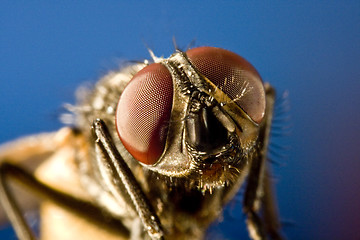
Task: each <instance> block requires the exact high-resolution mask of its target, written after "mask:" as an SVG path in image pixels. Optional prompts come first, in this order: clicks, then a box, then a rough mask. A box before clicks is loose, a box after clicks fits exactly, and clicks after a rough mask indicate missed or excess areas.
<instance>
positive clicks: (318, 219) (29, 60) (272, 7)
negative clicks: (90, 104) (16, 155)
mask: <svg viewBox="0 0 360 240" xmlns="http://www.w3.org/2000/svg"><path fill="white" fill-rule="evenodd" d="M173 37H175V38H176V41H177V43H178V45H179V46H180V47H183V48H186V46H187V45H188V44H189V43H190V42H191V41H192V40H194V39H195V40H196V42H195V46H201V45H210V46H217V47H222V48H226V49H229V50H232V51H234V52H236V53H238V54H240V55H242V56H244V57H245V58H247V59H248V60H249V61H250V62H251V63H252V64H253V65H254V66H255V67H256V68H257V69H258V71H259V72H260V73H261V75H262V77H263V79H264V80H265V81H269V82H271V84H272V85H273V86H275V87H276V88H277V89H278V91H279V92H283V91H286V90H287V91H288V92H289V93H290V97H289V100H290V111H289V115H290V116H291V120H290V121H285V122H284V125H289V124H290V125H291V126H292V128H291V129H292V130H291V134H290V135H289V136H283V137H281V138H274V141H275V142H277V143H278V144H280V145H283V146H286V148H288V150H280V151H281V152H282V153H283V152H284V154H286V155H288V157H287V158H281V159H278V161H280V162H281V164H280V165H278V166H275V167H274V170H275V176H276V177H277V178H276V179H277V181H278V183H277V193H278V200H279V204H280V211H281V216H282V220H283V221H284V223H286V224H285V225H286V226H285V233H286V234H287V236H288V238H289V239H360V157H359V148H360V140H359V134H360V124H359V123H360V121H359V120H360V107H359V106H360V94H359V90H360V1H358V0H357V1H356V0H355V1H301V3H283V2H280V1H272V2H270V1H258V2H250V1H241V2H240V1H239V2H236V1H233V2H232V1H208V2H202V1H179V2H176V3H175V2H174V3H167V2H165V1H151V3H150V1H149V2H145V1H139V2H136V3H124V2H120V3H119V2H116V1H107V2H106V3H101V4H100V1H87V2H86V3H74V2H72V1H62V3H58V4H54V3H53V4H50V3H49V1H32V2H31V3H29V2H26V1H1V7H0V116H1V117H0V143H3V142H6V141H9V140H11V139H14V138H17V137H20V136H23V135H26V134H31V133H39V132H44V131H52V130H56V129H58V128H60V127H61V123H59V121H58V120H57V118H58V115H59V113H60V112H61V111H60V109H61V106H62V104H63V103H65V102H70V103H74V90H75V89H76V88H77V87H78V86H79V85H81V84H82V83H84V82H88V81H90V82H94V81H96V79H98V78H99V77H100V76H102V75H103V74H105V73H106V72H107V71H108V70H110V69H114V68H117V67H118V66H119V64H120V63H121V62H122V61H123V60H125V59H130V60H139V59H140V60H142V59H145V58H148V57H149V56H148V52H147V49H146V47H145V44H146V45H148V46H149V47H150V48H151V49H153V50H154V52H155V53H156V54H157V55H158V56H161V55H164V56H166V57H167V56H169V55H170V54H171V53H172V52H173V49H174V47H173V43H172V38H173ZM144 43H145V44H144ZM275 150H277V149H276V148H275ZM227 212H230V213H231V214H227V213H225V216H224V217H225V218H226V219H225V222H224V223H222V224H220V226H216V227H214V229H215V230H212V234H213V236H215V232H216V231H218V229H219V228H222V229H223V230H222V231H225V232H226V233H225V236H226V237H227V238H228V239H238V238H240V237H242V238H243V239H247V234H246V232H245V230H244V223H243V218H241V215H242V214H241V204H240V203H237V204H234V203H233V204H232V205H231V207H230V208H229V209H228V211H227ZM228 215H232V217H230V220H228V218H227V217H228ZM234 215H237V216H235V217H233V216H234ZM289 223H291V224H289ZM224 229H225V230H224ZM219 231H220V230H219ZM212 234H210V235H212ZM1 235H2V236H3V237H1ZM0 238H2V239H14V236H13V235H12V234H11V233H10V234H9V233H8V230H3V231H1V232H0Z"/></svg>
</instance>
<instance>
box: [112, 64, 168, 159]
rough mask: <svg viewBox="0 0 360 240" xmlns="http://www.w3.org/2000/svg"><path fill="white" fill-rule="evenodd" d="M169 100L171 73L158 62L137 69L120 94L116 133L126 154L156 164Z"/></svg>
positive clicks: (165, 129) (160, 152)
mask: <svg viewBox="0 0 360 240" xmlns="http://www.w3.org/2000/svg"><path fill="white" fill-rule="evenodd" d="M172 99H173V82H172V78H171V74H170V72H169V71H168V70H167V68H166V67H165V66H163V65H161V64H159V63H154V64H151V65H149V66H147V67H145V68H144V69H142V70H141V71H139V72H138V73H137V74H136V75H135V76H134V77H133V79H132V80H131V81H130V82H129V84H128V85H127V86H126V88H125V90H124V92H123V93H122V95H121V97H120V100H119V104H118V107H117V110H116V127H117V131H118V134H119V136H120V139H121V141H122V143H123V144H124V146H125V148H126V149H127V150H128V151H129V153H130V154H131V155H133V157H134V158H135V159H137V160H138V161H140V162H142V163H144V164H154V163H156V162H157V160H158V159H159V157H160V156H161V154H162V152H163V151H164V148H165V142H166V137H167V127H168V125H169V120H170V115H171V109H172Z"/></svg>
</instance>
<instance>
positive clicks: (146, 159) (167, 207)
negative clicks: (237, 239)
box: [0, 47, 282, 239]
mask: <svg viewBox="0 0 360 240" xmlns="http://www.w3.org/2000/svg"><path fill="white" fill-rule="evenodd" d="M151 54H152V53H151ZM152 55H153V54H152ZM79 96H80V97H79V103H78V105H76V106H73V107H70V110H71V111H72V112H73V116H74V126H73V127H71V128H70V127H66V128H64V129H62V130H60V131H59V132H57V133H54V134H46V135H40V136H38V137H35V138H28V139H25V140H19V141H17V142H14V143H13V144H10V145H7V146H6V147H3V148H2V150H1V151H0V152H1V153H0V158H1V160H2V163H1V167H0V174H1V175H0V177H1V178H0V180H1V182H0V191H1V197H0V200H1V203H2V205H3V207H4V210H5V212H6V214H7V215H8V217H9V219H10V221H11V222H12V223H13V225H14V227H15V230H16V232H17V234H18V236H19V238H22V239H33V238H34V234H33V233H32V231H31V229H30V228H29V227H28V224H27V223H26V221H25V220H24V218H23V217H22V214H21V212H20V211H19V208H18V201H17V200H16V196H17V193H16V192H12V190H11V189H10V187H9V181H10V180H11V179H13V180H15V181H17V182H20V183H22V185H25V186H26V187H27V188H29V189H31V190H32V191H33V192H34V193H36V194H37V195H40V196H41V197H42V198H43V199H45V200H46V201H44V202H43V203H42V204H41V222H42V226H41V234H40V235H41V238H43V239H99V238H100V239H130V238H131V239H203V238H204V237H205V232H206V229H207V227H208V226H209V225H210V223H212V222H213V221H214V220H215V219H217V218H218V217H219V216H220V215H221V212H222V210H223V207H224V205H225V204H226V203H227V202H228V201H229V200H231V199H232V197H233V196H234V195H235V194H236V192H237V191H238V190H239V188H240V187H241V186H242V185H243V182H244V180H245V179H246V178H247V181H246V182H247V186H246V190H245V194H244V202H243V204H244V207H243V210H244V213H245V214H246V216H247V226H248V229H249V235H250V237H251V238H252V239H281V238H282V236H281V234H280V225H279V223H278V218H277V213H276V205H275V203H274V200H273V197H272V193H271V186H270V185H271V184H270V179H269V172H268V171H269V170H268V167H267V163H266V151H267V146H268V138H269V132H270V127H271V120H272V110H273V105H274V96H275V92H274V90H273V89H272V87H271V86H270V85H269V84H264V83H263V82H262V80H261V77H260V75H259V74H258V72H257V71H256V70H255V68H254V67H253V66H252V65H251V64H250V63H249V62H247V61H246V60H245V59H244V58H242V57H240V56H239V55H237V54H235V53H233V52H230V51H227V50H224V49H220V48H214V47H198V48H193V49H190V50H187V51H186V52H182V51H179V50H177V51H176V52H175V53H174V54H172V55H171V56H170V57H169V58H157V57H155V56H153V63H151V64H149V63H148V62H147V61H146V62H144V63H136V64H133V65H130V66H128V67H125V68H123V69H122V70H121V71H117V72H111V73H109V74H108V75H107V76H105V77H104V78H102V79H101V80H100V81H99V82H98V83H97V84H96V85H95V87H94V89H92V90H91V91H85V92H84V91H82V94H80V95H79ZM34 146H35V147H34ZM19 149H20V150H19ZM30 158H37V159H40V161H41V164H40V166H39V167H37V168H35V170H34V171H30V170H23V169H24V168H25V166H24V165H23V164H22V163H24V162H26V161H25V160H27V159H30ZM239 214H240V213H239Z"/></svg>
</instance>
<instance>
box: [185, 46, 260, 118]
mask: <svg viewBox="0 0 360 240" xmlns="http://www.w3.org/2000/svg"><path fill="white" fill-rule="evenodd" d="M186 54H187V56H188V58H189V59H190V61H191V62H192V63H193V65H194V66H195V67H196V69H197V70H198V71H199V72H200V73H201V74H203V75H204V76H205V77H207V78H208V79H209V80H210V81H212V82H213V83H214V84H215V85H216V86H217V87H218V88H220V89H221V90H222V91H223V92H224V93H226V94H227V95H228V96H229V97H230V98H231V99H232V100H234V101H235V103H236V104H237V105H239V106H240V107H241V108H242V109H243V110H244V111H245V112H246V113H247V114H248V116H249V117H250V118H251V119H252V120H253V121H254V122H256V123H260V122H261V120H262V119H263V118H264V114H265V91H264V86H263V82H262V80H261V77H260V75H259V74H258V72H257V71H256V69H255V68H254V67H253V66H252V65H251V64H250V63H249V62H248V61H246V60H245V59H244V58H242V57H240V56H239V55H237V54H235V53H233V52H230V51H227V50H224V49H221V48H215V47H198V48H194V49H191V50H188V51H187V52H186Z"/></svg>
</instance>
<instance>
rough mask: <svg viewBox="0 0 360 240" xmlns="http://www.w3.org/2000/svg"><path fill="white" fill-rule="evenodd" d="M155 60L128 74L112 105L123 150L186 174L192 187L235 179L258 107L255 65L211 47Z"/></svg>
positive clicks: (261, 110)
mask: <svg viewBox="0 0 360 240" xmlns="http://www.w3.org/2000/svg"><path fill="white" fill-rule="evenodd" d="M155 60H156V63H153V64H151V65H148V66H146V67H145V68H143V69H142V70H141V71H139V72H138V73H137V74H136V75H135V76H134V77H133V79H132V80H131V81H130V82H129V84H128V85H127V87H126V88H125V89H124V91H123V93H122V95H121V97H120V101H119V103H118V106H117V112H116V127H117V131H118V134H119V136H120V138H121V141H122V143H123V145H124V146H125V148H126V149H127V151H128V152H129V153H130V154H131V155H132V156H133V157H134V158H135V159H137V160H138V161H139V162H141V163H142V164H143V165H144V166H146V167H147V168H149V169H151V170H152V171H155V172H158V173H160V174H163V175H166V176H170V177H188V178H189V179H191V181H193V183H194V184H195V185H197V186H198V187H204V188H210V189H211V188H212V187H219V186H223V185H224V184H226V183H229V182H231V181H236V180H237V177H238V175H239V174H241V173H242V172H243V170H244V169H245V167H246V165H247V163H248V160H249V157H250V156H251V155H252V154H253V150H254V147H255V145H256V141H257V138H258V132H259V124H260V123H261V121H262V120H263V117H264V114H265V91H264V87H263V83H262V80H261V78H260V76H259V74H258V73H257V71H256V70H255V68H254V67H253V66H251V64H250V63H248V62H247V61H246V60H245V59H243V58H242V57H240V56H238V55H236V54H234V53H232V52H230V51H227V50H224V49H219V48H214V47H199V48H195V49H191V50H188V51H187V52H180V51H179V52H176V53H174V54H173V55H172V56H170V57H169V58H168V59H155Z"/></svg>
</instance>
